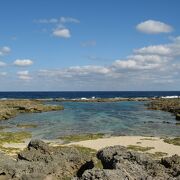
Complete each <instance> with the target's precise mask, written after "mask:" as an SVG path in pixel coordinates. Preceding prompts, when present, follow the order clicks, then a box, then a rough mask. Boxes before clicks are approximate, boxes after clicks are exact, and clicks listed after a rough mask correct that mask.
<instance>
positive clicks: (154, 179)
mask: <svg viewBox="0 0 180 180" xmlns="http://www.w3.org/2000/svg"><path fill="white" fill-rule="evenodd" d="M97 157H98V158H99V159H100V160H101V162H102V164H103V169H92V170H86V171H85V172H84V173H83V175H82V177H81V178H79V180H88V179H92V180H98V179H103V180H134V179H136V180H168V179H171V180H175V179H180V157H179V156H177V155H174V156H172V157H168V158H164V159H161V160H154V159H152V158H151V157H149V156H147V155H145V154H142V153H138V152H133V151H129V150H127V149H126V148H125V147H122V146H114V147H108V148H104V149H102V150H100V151H99V152H98V153H97Z"/></svg>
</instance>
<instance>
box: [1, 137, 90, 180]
mask: <svg viewBox="0 0 180 180" xmlns="http://www.w3.org/2000/svg"><path fill="white" fill-rule="evenodd" d="M3 159H4V160H1V161H0V169H1V171H0V174H2V175H3V176H4V175H6V176H7V177H8V179H13V178H16V179H45V177H47V176H51V177H53V178H54V179H61V178H62V177H73V176H74V175H76V173H77V172H78V170H79V169H80V168H81V167H82V166H83V165H84V164H86V163H87V162H90V161H91V157H90V156H88V155H86V154H83V153H82V152H80V151H79V150H78V149H77V148H73V147H49V146H48V145H47V144H45V143H44V142H42V141H40V140H32V141H31V142H30V143H29V145H28V147H27V148H26V149H25V150H24V151H22V152H21V153H19V154H18V158H17V160H16V161H15V160H9V161H7V160H5V159H6V158H3Z"/></svg>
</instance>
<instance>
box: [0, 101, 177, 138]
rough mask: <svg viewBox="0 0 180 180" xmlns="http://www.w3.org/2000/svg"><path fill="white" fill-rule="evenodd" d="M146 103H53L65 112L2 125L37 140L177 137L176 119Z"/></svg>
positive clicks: (26, 117) (20, 118)
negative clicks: (77, 136) (100, 136)
mask: <svg viewBox="0 0 180 180" xmlns="http://www.w3.org/2000/svg"><path fill="white" fill-rule="evenodd" d="M146 103H147V102H130V101H127V102H107V103H89V102H86V103H84V102H63V103H58V102H51V104H61V105H63V106H64V108H65V110H64V111H56V112H43V113H33V114H29V113H27V114H20V115H18V116H17V117H15V118H12V119H10V120H8V121H1V122H0V125H8V126H10V127H11V128H9V129H7V130H8V131H9V130H11V131H19V130H26V131H30V132H32V135H33V137H34V138H42V139H55V138H58V137H60V136H64V135H71V134H85V133H106V134H111V135H147V136H178V135H179V134H180V126H178V125H176V120H175V117H174V116H173V115H172V114H170V113H168V112H163V111H152V110H147V109H146V106H145V104H146ZM17 124H36V125H37V127H36V128H29V129H23V128H17V127H16V125H17Z"/></svg>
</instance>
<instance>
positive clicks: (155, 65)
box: [37, 37, 180, 90]
mask: <svg viewBox="0 0 180 180" xmlns="http://www.w3.org/2000/svg"><path fill="white" fill-rule="evenodd" d="M179 52H180V38H179V37H176V38H173V39H172V40H171V42H170V43H168V44H159V45H151V46H146V47H141V48H139V49H135V50H134V51H133V53H132V54H131V55H129V56H127V57H126V58H124V59H118V60H115V61H114V62H112V64H110V65H108V66H103V65H101V66H97V65H87V66H72V67H69V68H64V69H61V68H60V69H42V70H40V71H39V72H38V74H37V77H38V78H40V79H41V78H44V79H48V80H49V81H48V82H50V81H52V80H53V81H57V82H58V81H60V82H61V83H60V84H63V83H64V84H72V83H74V85H75V86H76V85H77V86H78V87H80V84H81V85H82V88H87V87H89V86H90V85H89V84H90V83H91V85H92V84H93V85H92V86H94V87H95V86H98V85H101V86H102V87H104V88H105V89H106V90H107V89H110V88H111V87H113V86H114V87H115V88H116V87H126V86H128V87H132V86H134V87H137V88H138V86H139V85H142V84H146V85H147V87H148V86H149V87H156V85H157V84H158V83H159V84H161V85H163V84H166V83H167V84H169V83H170V84H171V85H172V84H175V83H177V81H178V80H179V76H180V71H179V69H180V64H179V62H178V59H179V58H180V53H179ZM153 84H155V85H154V86H153ZM89 88H90V87H89ZM116 89H117V88H116Z"/></svg>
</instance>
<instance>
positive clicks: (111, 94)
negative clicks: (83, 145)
mask: <svg viewBox="0 0 180 180" xmlns="http://www.w3.org/2000/svg"><path fill="white" fill-rule="evenodd" d="M161 96H180V91H58V92H55V91H54V92H51V91H49V92H40V91H37V92H27V91H26V92H0V98H21V99H23V98H30V99H37V98H67V99H72V98H82V97H85V98H91V97H96V98H115V97H126V98H131V97H161Z"/></svg>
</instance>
